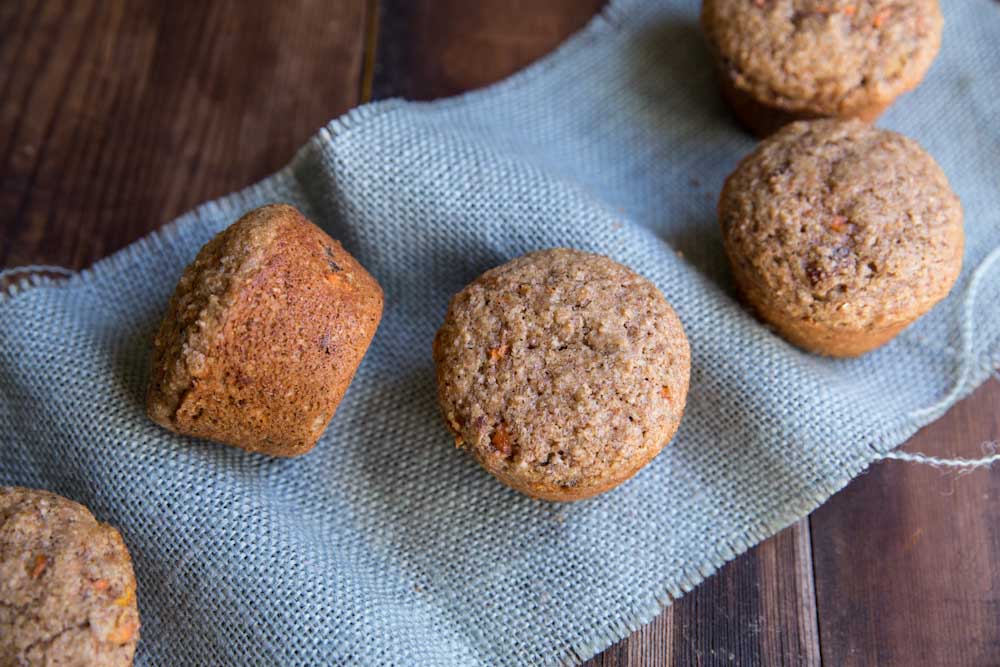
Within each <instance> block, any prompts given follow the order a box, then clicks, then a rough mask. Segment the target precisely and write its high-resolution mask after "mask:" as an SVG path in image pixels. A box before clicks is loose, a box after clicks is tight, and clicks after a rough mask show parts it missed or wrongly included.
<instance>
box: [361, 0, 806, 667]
mask: <svg viewBox="0 0 1000 667" xmlns="http://www.w3.org/2000/svg"><path fill="white" fill-rule="evenodd" d="M603 4H604V3H603V1H600V0H588V1H587V2H582V1H580V0H552V1H550V2H546V3H537V2H530V1H528V0H521V1H518V2H509V1H507V0H489V1H485V2H478V3H467V2H461V1H459V0H434V1H431V0H420V1H414V0H382V2H381V3H380V9H381V11H380V22H379V36H378V46H377V60H376V66H375V80H374V86H373V90H374V94H375V97H376V98H385V97H406V98H409V99H431V98H436V97H441V96H445V95H453V94H457V93H460V92H464V91H466V90H470V89H473V88H478V87H480V86H483V85H486V84H489V83H493V82H494V81H497V80H499V79H501V78H503V77H505V76H507V75H509V74H512V73H513V72H515V71H517V70H519V69H521V68H522V67H524V66H526V65H528V64H529V63H531V62H532V61H534V60H535V59H537V58H538V57H540V56H542V55H544V54H545V53H548V52H549V51H551V50H552V49H553V48H555V47H556V46H558V44H559V43H560V42H561V41H563V40H564V39H565V38H566V37H568V36H569V35H571V34H572V33H573V32H575V31H576V30H578V29H579V28H581V27H582V26H583V25H585V24H586V22H587V21H588V20H589V19H590V18H591V17H592V16H593V14H595V13H596V12H597V11H598V10H599V8H600V7H601V6H602V5H603ZM813 603H814V594H813V588H812V569H811V558H810V555H809V529H808V524H807V523H806V522H805V521H803V522H800V523H799V524H797V525H796V526H793V527H792V528H789V529H788V530H786V531H784V532H782V533H781V534H780V535H777V536H775V537H774V538H772V539H771V540H768V541H767V542H765V543H764V544H762V545H760V546H759V547H758V548H756V549H754V550H752V551H751V552H750V553H748V554H746V555H745V556H743V557H741V558H738V559H737V560H736V561H734V562H733V563H731V564H729V565H727V566H726V567H725V568H723V570H722V571H721V572H720V573H719V574H717V575H716V576H715V577H712V578H711V579H709V580H708V581H707V582H706V583H705V584H704V585H702V586H700V587H699V588H697V589H696V590H695V591H694V592H692V593H690V594H689V595H687V596H685V597H684V598H682V599H681V600H680V601H679V602H678V603H677V604H676V605H675V606H674V607H672V608H668V609H667V610H666V611H665V612H664V613H663V614H661V615H660V616H659V617H658V618H657V619H656V620H655V621H653V622H652V623H650V624H649V625H647V626H646V627H644V628H642V629H641V630H640V631H639V632H637V633H635V634H633V635H632V636H631V637H629V638H627V639H625V640H623V641H621V642H618V643H617V644H615V645H614V646H612V647H611V648H609V649H608V650H607V651H605V652H604V653H603V654H602V655H600V656H598V657H596V658H595V659H593V660H592V661H590V662H588V663H587V665H588V667H596V666H598V665H602V666H604V667H610V666H612V665H614V666H622V665H667V664H673V663H674V662H675V661H676V662H678V663H679V664H716V663H725V664H746V665H753V664H768V665H772V664H787V665H813V664H818V663H819V643H818V633H817V630H816V615H815V607H814V604H813Z"/></svg>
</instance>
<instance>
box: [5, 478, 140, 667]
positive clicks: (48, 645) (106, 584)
mask: <svg viewBox="0 0 1000 667" xmlns="http://www.w3.org/2000/svg"><path fill="white" fill-rule="evenodd" d="M138 641H139V611H138V609H137V608H136V599H135V575H134V574H133V572H132V560H131V559H130V558H129V554H128V549H126V548H125V543H124V542H123V541H122V537H121V535H119V534H118V531H117V530H115V529H114V528H112V527H111V526H108V525H105V524H102V523H98V522H97V520H96V519H95V518H94V516H93V515H92V514H91V513H90V512H89V511H88V510H87V508H86V507H84V506H83V505H80V504H79V503H75V502H73V501H72V500H67V499H66V498H63V497H62V496H57V495H55V494H53V493H48V492H47V491H36V490H33V489H22V488H17V487H0V667H14V666H15V665H17V666H22V665H25V666H27V665H39V666H41V665H66V666H67V667H70V666H78V667H90V666H92V665H101V666H102V667H117V666H119V665H121V666H127V665H131V664H132V657H133V656H134V655H135V647H136V644H137V643H138Z"/></svg>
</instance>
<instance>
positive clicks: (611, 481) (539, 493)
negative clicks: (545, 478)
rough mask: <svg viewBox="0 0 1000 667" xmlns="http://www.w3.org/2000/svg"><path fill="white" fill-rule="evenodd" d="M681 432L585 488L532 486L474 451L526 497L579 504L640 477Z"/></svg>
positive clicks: (481, 461) (492, 471) (491, 470)
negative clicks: (578, 502)
mask: <svg viewBox="0 0 1000 667" xmlns="http://www.w3.org/2000/svg"><path fill="white" fill-rule="evenodd" d="M676 432H677V428H676V427H675V428H674V429H673V431H671V432H669V433H665V434H664V435H663V439H662V441H661V443H662V444H660V446H659V447H650V448H649V453H648V454H647V455H646V456H643V457H641V458H638V459H636V460H634V461H632V465H631V466H629V467H628V468H626V469H623V470H619V471H615V474H609V475H607V476H606V477H603V478H601V479H599V480H592V481H591V483H588V484H587V485H585V486H572V487H568V486H559V485H557V484H540V483H531V482H528V481H527V480H525V479H523V478H521V477H518V476H517V475H513V474H511V473H510V471H509V470H507V469H505V468H503V467H500V466H497V465H494V463H495V462H494V461H490V460H488V458H487V457H482V456H479V455H478V453H476V452H473V454H474V455H475V458H476V460H477V461H478V462H479V465H481V466H482V467H483V468H484V469H485V470H486V471H487V472H488V473H490V474H491V475H493V476H494V477H496V478H497V479H498V480H499V481H500V482H502V483H503V484H505V485H506V486H509V487H510V488H512V489H514V490H515V491H518V492H520V493H523V494H524V495H526V496H528V497H530V498H534V499H535V500H547V501H550V502H560V503H567V502H575V501H577V500H586V499H587V498H593V497H594V496H598V495H600V494H602V493H604V492H606V491H610V490H611V489H613V488H615V487H617V486H619V485H621V484H623V483H624V482H627V481H628V480H630V479H631V478H632V477H634V476H635V475H636V473H638V472H639V471H640V470H642V469H643V468H644V467H645V466H646V464H647V463H649V462H650V461H652V460H653V459H655V458H656V456H657V455H658V454H659V453H660V452H662V451H663V448H664V447H666V446H667V444H668V443H669V442H670V441H671V440H673V437H674V434H675V433H676Z"/></svg>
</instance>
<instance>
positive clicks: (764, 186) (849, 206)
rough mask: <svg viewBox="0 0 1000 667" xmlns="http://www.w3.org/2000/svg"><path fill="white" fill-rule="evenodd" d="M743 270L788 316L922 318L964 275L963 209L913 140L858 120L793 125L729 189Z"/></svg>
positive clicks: (727, 206)
mask: <svg viewBox="0 0 1000 667" xmlns="http://www.w3.org/2000/svg"><path fill="white" fill-rule="evenodd" d="M719 220H720V222H721V225H722V232H723V237H724V241H725V246H726V252H727V254H728V255H729V257H730V259H731V261H732V263H733V266H734V271H735V273H736V274H737V277H738V278H740V279H742V280H743V281H744V282H745V283H746V285H745V289H752V290H755V291H757V292H758V293H760V294H765V295H767V297H766V298H767V300H768V301H769V302H770V303H772V304H774V303H780V304H781V310H782V311H783V312H784V313H786V314H787V315H789V316H792V317H796V318H801V319H808V320H811V321H817V322H824V323H828V324H834V325H837V326H845V327H849V328H858V329H860V328H865V327H873V326H875V327H877V326H886V325H890V324H892V323H895V322H900V321H905V320H906V319H908V318H910V317H913V316H915V314H917V315H918V314H921V313H923V312H925V311H926V310H928V309H929V308H930V307H931V306H932V305H933V304H934V303H936V302H937V301H938V300H940V299H941V298H942V297H943V296H944V295H946V294H947V293H948V291H949V290H950V288H951V285H952V284H953V283H954V281H955V279H956V277H957V276H958V273H959V271H960V269H961V259H962V248H963V233H962V208H961V204H960V203H959V200H958V198H957V197H956V196H955V194H954V193H953V192H952V190H951V188H950V187H949V185H948V180H947V178H946V177H945V175H944V173H943V172H942V171H941V168H940V167H939V166H938V165H937V163H936V162H935V161H934V159H933V158H932V157H931V156H930V155H928V154H927V153H926V152H925V151H924V150H923V149H922V148H921V147H920V146H919V145H918V144H917V143H916V142H915V141H913V140H911V139H908V138H906V137H904V136H902V135H900V134H897V133H895V132H890V131H888V130H880V129H877V128H873V127H871V126H869V125H866V124H864V123H862V122H860V121H838V120H823V121H812V122H798V123H793V124H791V125H788V126H786V127H785V128H784V129H783V130H781V131H780V132H778V133H777V134H775V135H773V136H772V137H771V138H770V139H768V140H766V141H764V142H763V143H761V144H760V146H759V147H758V148H757V150H756V151H754V152H753V153H752V154H750V155H749V156H748V157H746V158H745V159H744V160H743V161H742V162H741V163H740V164H739V166H738V167H737V168H736V171H735V172H733V174H732V175H731V176H730V177H729V178H728V179H727V180H726V184H725V186H724V188H723V191H722V196H721V198H720V201H719Z"/></svg>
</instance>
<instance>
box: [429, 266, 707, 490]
mask: <svg viewBox="0 0 1000 667" xmlns="http://www.w3.org/2000/svg"><path fill="white" fill-rule="evenodd" d="M434 357H435V362H436V364H437V372H438V388H439V395H440V399H441V404H442V409H443V411H444V413H445V419H446V421H447V422H448V424H449V426H450V427H451V429H452V430H453V432H454V433H455V434H456V441H457V443H458V444H459V445H460V446H465V447H468V448H470V449H471V450H472V452H473V453H474V454H475V455H476V457H477V458H478V459H479V460H480V462H481V463H483V465H484V466H485V467H486V468H487V469H489V470H491V471H493V472H495V473H496V474H498V476H500V477H501V479H503V478H504V477H507V478H516V479H518V480H521V481H523V482H525V483H527V484H534V485H537V486H540V487H547V488H562V489H576V490H578V491H580V492H581V494H582V495H586V493H585V489H586V488H587V487H588V486H596V485H599V484H601V483H602V482H607V480H609V479H617V480H618V481H621V480H623V479H625V478H627V477H628V476H629V475H631V474H632V473H634V472H635V471H636V470H637V469H638V468H639V467H641V466H642V465H643V464H644V463H645V462H646V461H648V460H649V459H650V458H652V457H653V456H655V454H656V453H657V452H658V451H659V450H660V449H661V448H662V446H663V444H664V443H665V441H666V440H667V439H669V438H670V437H671V436H672V435H673V433H674V431H675V430H676V428H677V425H678V423H679V422H680V418H681V414H682V412H683V409H684V402H685V398H686V395H687V385H688V374H689V369H690V351H689V348H688V342H687V338H686V337H685V335H684V331H683V329H682V327H681V323H680V320H679V319H678V318H677V316H676V315H675V314H674V311H673V309H671V307H670V306H669V305H668V304H667V302H666V300H665V299H664V298H663V295H662V294H661V293H660V291H659V290H658V289H657V288H656V287H655V286H654V285H653V284H652V283H651V282H649V281H648V280H646V279H645V278H643V277H642V276H639V275H638V274H636V273H635V272H634V271H632V270H630V269H628V268H626V267H624V266H622V265H620V264H617V263H616V262H614V261H612V260H610V259H608V258H607V257H602V256H600V255H595V254H590V253H586V252H582V251H578V250H570V249H564V248H559V249H552V250H544V251H541V252H535V253H531V254H528V255H525V256H523V257H520V258H517V259H515V260H513V261H511V262H508V263H507V264H504V265H502V266H499V267H496V268H494V269H492V270H490V271H487V272H486V273H484V274H483V275H482V276H480V277H479V278H477V279H476V280H475V281H474V282H473V283H471V284H470V285H469V286H468V287H466V288H465V289H463V290H462V291H461V292H459V293H458V294H457V295H456V296H455V297H454V298H453V299H452V301H451V305H450V307H449V309H448V314H447V317H446V319H445V322H444V325H443V326H442V327H441V330H440V331H439V332H438V335H437V337H436V339H435V341H434Z"/></svg>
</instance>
